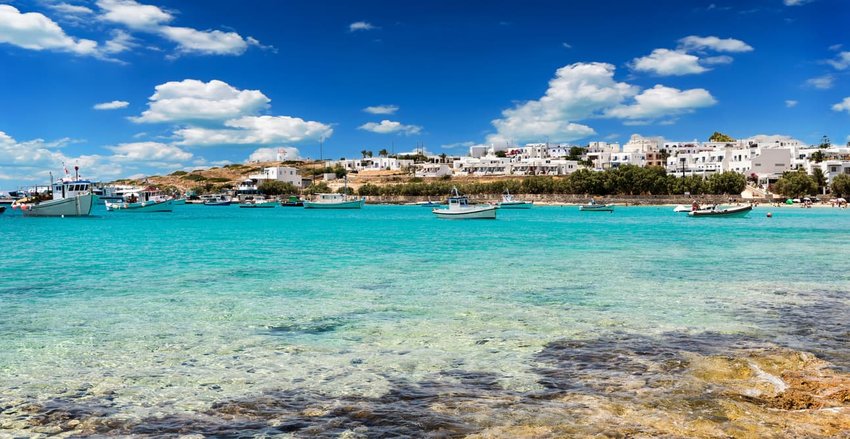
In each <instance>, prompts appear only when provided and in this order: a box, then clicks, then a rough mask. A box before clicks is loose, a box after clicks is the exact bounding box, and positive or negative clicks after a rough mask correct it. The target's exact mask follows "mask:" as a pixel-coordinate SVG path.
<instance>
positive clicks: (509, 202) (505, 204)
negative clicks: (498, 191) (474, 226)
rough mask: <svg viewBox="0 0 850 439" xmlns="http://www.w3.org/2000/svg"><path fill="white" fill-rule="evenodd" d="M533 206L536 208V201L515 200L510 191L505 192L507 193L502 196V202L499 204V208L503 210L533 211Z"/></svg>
mask: <svg viewBox="0 0 850 439" xmlns="http://www.w3.org/2000/svg"><path fill="white" fill-rule="evenodd" d="M532 206H534V201H523V200H515V199H514V196H513V195H511V193H510V191H508V190H505V193H504V194H502V201H501V202H500V203H499V207H500V208H502V209H531V207H532Z"/></svg>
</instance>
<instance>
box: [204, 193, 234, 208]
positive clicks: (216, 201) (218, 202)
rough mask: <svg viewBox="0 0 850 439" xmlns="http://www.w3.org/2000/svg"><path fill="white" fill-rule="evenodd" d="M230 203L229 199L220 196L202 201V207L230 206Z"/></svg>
mask: <svg viewBox="0 0 850 439" xmlns="http://www.w3.org/2000/svg"><path fill="white" fill-rule="evenodd" d="M230 203H231V201H230V198H227V197H225V196H224V195H221V196H218V197H215V198H210V199H209V200H206V201H204V206H230Z"/></svg>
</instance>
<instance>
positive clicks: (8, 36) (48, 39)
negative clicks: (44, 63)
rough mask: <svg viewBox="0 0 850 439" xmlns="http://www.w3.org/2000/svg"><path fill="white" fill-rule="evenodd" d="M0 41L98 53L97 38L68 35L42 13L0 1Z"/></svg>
mask: <svg viewBox="0 0 850 439" xmlns="http://www.w3.org/2000/svg"><path fill="white" fill-rule="evenodd" d="M0 43H7V44H12V45H15V46H18V47H22V48H24V49H30V50H54V51H61V52H71V53H74V54H77V55H93V56H94V55H98V47H97V42H95V41H92V40H87V39H78V38H73V37H70V36H68V35H66V34H65V31H64V30H62V28H61V27H60V26H59V25H58V24H56V22H55V21H53V20H51V19H50V18H48V17H47V16H45V15H44V14H41V13H38V12H26V13H22V12H21V11H19V10H18V9H17V8H15V7H14V6H12V5H6V4H0Z"/></svg>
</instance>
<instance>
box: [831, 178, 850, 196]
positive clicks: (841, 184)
mask: <svg viewBox="0 0 850 439" xmlns="http://www.w3.org/2000/svg"><path fill="white" fill-rule="evenodd" d="M830 188H831V189H832V195H833V196H835V197H844V198H847V197H850V175H848V174H839V175H836V176H835V177H833V178H832V184H831V185H830Z"/></svg>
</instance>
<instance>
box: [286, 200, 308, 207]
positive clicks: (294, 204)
mask: <svg viewBox="0 0 850 439" xmlns="http://www.w3.org/2000/svg"><path fill="white" fill-rule="evenodd" d="M280 206H281V207H304V203H303V202H300V201H299V202H297V203H290V202H288V201H284V202H283V203H280Z"/></svg>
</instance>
